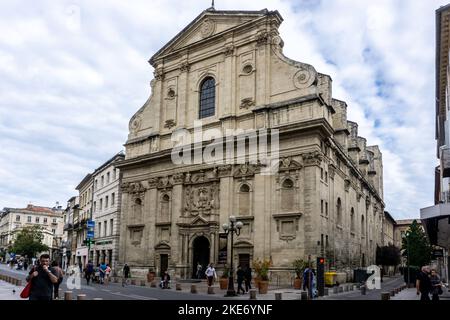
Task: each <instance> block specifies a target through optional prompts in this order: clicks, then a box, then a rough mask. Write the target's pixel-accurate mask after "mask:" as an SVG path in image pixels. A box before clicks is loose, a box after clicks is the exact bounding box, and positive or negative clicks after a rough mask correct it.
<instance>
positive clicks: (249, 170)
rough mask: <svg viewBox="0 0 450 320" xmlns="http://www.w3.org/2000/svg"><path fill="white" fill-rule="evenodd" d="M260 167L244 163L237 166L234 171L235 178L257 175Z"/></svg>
mask: <svg viewBox="0 0 450 320" xmlns="http://www.w3.org/2000/svg"><path fill="white" fill-rule="evenodd" d="M257 170H258V165H256V164H249V163H244V164H240V165H238V166H237V168H236V169H235V170H234V174H233V175H234V176H235V177H245V176H253V175H255V173H257Z"/></svg>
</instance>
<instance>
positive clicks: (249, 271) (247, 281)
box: [244, 265, 252, 292]
mask: <svg viewBox="0 0 450 320" xmlns="http://www.w3.org/2000/svg"><path fill="white" fill-rule="evenodd" d="M244 278H245V292H248V290H251V289H252V268H250V266H249V265H247V267H246V268H245V274H244Z"/></svg>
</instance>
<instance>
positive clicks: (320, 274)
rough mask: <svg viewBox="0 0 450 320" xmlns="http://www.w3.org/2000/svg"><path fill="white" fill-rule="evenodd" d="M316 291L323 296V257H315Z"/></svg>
mask: <svg viewBox="0 0 450 320" xmlns="http://www.w3.org/2000/svg"><path fill="white" fill-rule="evenodd" d="M317 291H318V292H319V296H320V297H323V295H324V293H325V258H323V257H317Z"/></svg>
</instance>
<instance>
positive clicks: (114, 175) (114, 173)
mask: <svg viewBox="0 0 450 320" xmlns="http://www.w3.org/2000/svg"><path fill="white" fill-rule="evenodd" d="M116 174H117V173H116V169H114V170H113V180H116Z"/></svg>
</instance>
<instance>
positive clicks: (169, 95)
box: [167, 89, 175, 98]
mask: <svg viewBox="0 0 450 320" xmlns="http://www.w3.org/2000/svg"><path fill="white" fill-rule="evenodd" d="M167 96H168V97H169V98H173V97H175V91H174V90H173V89H169V92H167Z"/></svg>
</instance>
